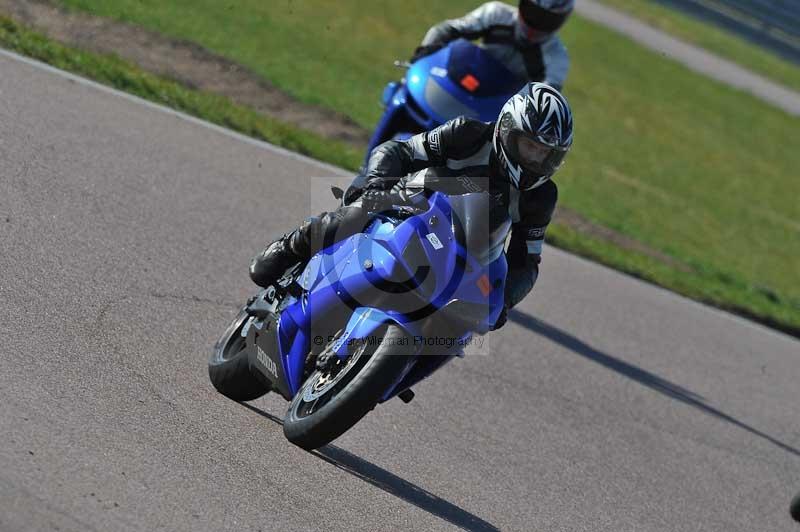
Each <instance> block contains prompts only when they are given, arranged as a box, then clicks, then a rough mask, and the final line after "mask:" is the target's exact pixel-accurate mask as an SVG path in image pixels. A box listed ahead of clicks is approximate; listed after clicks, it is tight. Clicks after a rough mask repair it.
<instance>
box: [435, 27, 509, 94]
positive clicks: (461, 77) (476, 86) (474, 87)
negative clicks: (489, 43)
mask: <svg viewBox="0 0 800 532" xmlns="http://www.w3.org/2000/svg"><path fill="white" fill-rule="evenodd" d="M447 76H448V77H449V78H450V79H451V80H452V81H453V83H455V84H456V85H458V86H459V87H462V88H464V89H465V90H466V91H467V92H469V93H470V94H471V95H473V96H477V97H479V98H490V97H492V96H499V95H503V94H513V93H515V92H517V90H519V88H520V86H521V82H520V80H519V79H517V78H516V77H515V76H514V74H512V73H511V71H510V70H508V69H507V68H506V67H505V66H504V65H503V64H502V63H500V62H499V61H497V60H496V59H495V58H494V57H492V56H491V55H490V54H489V53H488V52H486V51H485V50H484V49H483V48H481V47H480V46H477V45H475V44H472V43H471V42H469V41H465V40H463V39H460V40H458V41H455V42H453V43H452V44H451V45H450V60H449V61H448V63H447Z"/></svg>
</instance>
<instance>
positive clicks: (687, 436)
mask: <svg viewBox="0 0 800 532" xmlns="http://www.w3.org/2000/svg"><path fill="white" fill-rule="evenodd" d="M329 170H330V169H329V168H324V167H322V166H320V165H317V164H314V163H312V162H309V161H307V160H304V159H302V158H299V157H296V156H291V155H287V154H286V153H285V152H281V151H276V150H273V149H270V148H269V147H266V146H265V145H262V144H259V143H257V142H253V141H242V140H241V138H239V137H237V136H236V135H230V134H226V133H224V132H221V131H219V130H218V129H214V128H209V127H203V126H202V125H198V123H196V121H188V120H185V119H183V118H181V117H180V116H178V115H176V114H174V113H167V112H162V111H159V110H157V109H154V108H153V107H152V106H145V105H142V104H140V103H137V102H136V101H133V100H132V99H130V98H124V97H120V96H118V95H115V94H113V93H111V92H109V91H102V90H98V89H96V88H94V87H93V86H91V85H87V84H85V83H82V82H79V81H76V80H74V79H70V78H67V77H64V76H60V75H56V74H53V73H52V72H48V71H45V70H43V69H41V68H38V67H34V66H31V65H30V64H24V63H22V62H20V61H18V60H16V59H12V58H10V57H9V56H6V55H2V54H0V339H2V343H1V344H0V360H2V368H3V370H2V372H0V531H3V532H5V531H9V532H17V531H28V530H31V531H33V530H36V531H39V530H62V531H65V530H67V531H69V530H75V531H87V530H97V531H101V530H102V531H105V530H187V531H190V530H191V531H196V530H210V531H216V530H237V531H244V530H247V531H251V530H252V531H256V530H264V531H267V530H271V531H272V530H274V531H278V530H280V531H283V530H387V531H388V530H452V529H458V528H462V529H468V530H492V529H495V528H497V529H501V530H526V531H527V530H548V531H549V530H564V531H583V530H585V531H613V532H620V531H651V530H652V531H656V530H657V531H663V530H680V531H688V530H691V531H711V530H714V531H725V532H731V531H749V532H750V531H784V530H794V529H795V528H793V525H792V523H791V522H790V520H789V516H788V503H789V500H790V499H791V497H792V496H793V494H794V493H795V492H796V491H797V489H798V488H800V450H799V449H800V429H798V424H797V420H798V418H797V413H798V411H799V410H798V399H800V397H799V396H798V386H797V383H798V382H800V342H797V341H796V340H794V339H791V338H789V337H787V336H784V335H781V334H778V333H775V332H773V331H770V330H767V329H765V328H763V327H760V326H757V325H753V324H751V323H749V322H746V321H744V320H741V319H739V318H735V317H732V316H729V315H727V314H724V313H721V312H718V311H715V310H711V309H708V308H706V307H703V306H701V305H698V304H695V303H693V302H690V301H687V300H685V299H683V298H680V297H677V296H675V295H673V294H670V293H668V292H666V291H663V290H660V289H658V288H655V287H653V286H650V285H647V284H644V283H641V282H639V281H636V280H633V279H631V278H629V277H626V276H623V275H620V274H619V273H616V272H613V271H611V270H608V269H606V268H603V267H600V266H597V265H594V264H592V263H589V262H587V261H584V260H582V259H579V258H576V257H574V256H571V255H569V254H566V253H563V252H559V251H557V250H554V249H548V250H547V252H546V255H545V262H544V267H543V273H542V277H541V280H540V283H539V285H538V286H537V288H536V292H535V295H534V296H533V297H530V298H529V299H528V300H526V301H525V302H524V303H523V304H522V305H521V306H520V308H519V312H514V313H513V314H512V316H511V322H510V323H509V325H508V326H507V327H506V328H505V329H503V330H502V331H501V332H499V333H497V334H494V335H491V336H489V337H488V338H487V341H488V342H489V347H488V348H487V350H488V351H489V352H490V354H486V355H473V356H469V357H467V358H466V359H464V360H460V361H456V362H454V363H453V364H451V365H450V366H449V367H447V368H445V369H444V370H443V371H441V372H440V373H438V374H436V375H435V376H434V377H433V378H432V379H430V380H429V381H427V382H425V383H423V384H422V385H421V386H419V387H418V389H417V390H416V391H417V398H416V399H415V401H414V402H412V403H411V404H409V405H405V404H403V403H401V402H400V401H396V400H394V401H391V402H389V403H387V404H385V405H383V406H381V407H379V408H378V409H376V411H375V412H373V413H372V414H370V415H369V416H368V417H367V418H366V419H365V420H364V421H363V422H362V423H361V424H360V425H358V426H357V427H355V428H354V429H353V430H352V431H351V432H350V433H348V434H346V435H345V436H344V437H342V438H341V439H340V440H338V441H337V442H336V443H335V445H333V446H329V447H326V448H324V449H322V450H321V451H319V452H316V453H306V452H304V451H301V450H300V449H298V448H295V447H293V446H291V445H289V444H288V443H287V442H286V441H285V440H284V438H283V434H282V428H281V426H280V422H279V420H280V418H282V416H283V413H284V410H285V403H284V402H283V401H282V400H280V399H277V398H275V397H270V396H268V397H266V398H264V399H261V400H258V401H256V402H254V403H252V404H251V405H249V406H244V405H240V404H237V403H234V402H232V401H229V400H226V399H225V398H223V397H222V396H220V395H218V394H217V393H215V391H214V390H213V388H212V387H211V385H210V384H209V382H208V379H207V375H206V358H207V356H208V353H209V349H210V347H211V345H212V343H213V342H214V340H215V339H216V337H217V336H218V334H219V333H220V332H221V331H222V329H223V328H224V327H225V326H226V325H227V322H228V320H230V319H231V317H232V315H233V313H234V311H235V308H236V307H237V306H238V305H239V304H240V303H241V301H243V300H244V299H245V298H246V297H247V296H248V295H249V294H250V292H251V288H252V287H251V285H250V284H249V281H248V279H247V275H246V265H247V263H248V261H249V258H250V256H251V255H252V254H253V253H254V252H255V251H256V250H257V249H258V248H259V247H260V246H262V245H263V244H264V243H265V242H266V241H267V240H268V239H270V238H271V237H273V236H274V235H275V234H277V233H279V232H281V231H283V230H285V229H286V228H288V227H290V226H292V225H293V224H295V223H297V221H298V220H299V219H300V218H302V217H303V216H305V215H306V214H308V212H309V205H310V203H311V202H312V201H313V198H312V197H311V196H312V195H310V194H309V193H308V189H309V185H308V182H309V179H307V178H306V176H323V175H326V174H329Z"/></svg>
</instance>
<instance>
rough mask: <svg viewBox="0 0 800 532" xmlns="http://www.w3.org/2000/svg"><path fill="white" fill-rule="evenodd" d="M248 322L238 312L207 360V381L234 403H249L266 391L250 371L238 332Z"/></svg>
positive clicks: (243, 311) (243, 339)
mask: <svg viewBox="0 0 800 532" xmlns="http://www.w3.org/2000/svg"><path fill="white" fill-rule="evenodd" d="M248 318H249V316H248V314H247V312H245V310H244V309H242V310H241V311H240V312H239V315H238V316H236V319H235V320H233V322H232V323H231V324H230V325H229V326H228V329H227V330H226V331H225V333H224V334H223V335H222V337H221V338H220V339H219V341H218V342H217V344H216V345H215V346H214V351H213V352H212V353H211V357H210V358H209V360H208V377H209V379H211V384H213V385H214V388H216V389H217V391H218V392H219V393H221V394H222V395H224V396H225V397H228V398H230V399H233V400H234V401H252V400H253V399H258V398H259V397H261V396H262V395H264V394H265V393H267V392H268V391H269V389H270V388H269V385H267V384H264V383H263V382H262V381H260V380H259V379H258V378H257V377H256V376H255V375H254V374H253V372H252V371H250V362H249V361H248V358H247V350H246V349H245V347H246V342H245V338H243V337H242V328H243V327H244V324H245V323H246V322H247V319H248Z"/></svg>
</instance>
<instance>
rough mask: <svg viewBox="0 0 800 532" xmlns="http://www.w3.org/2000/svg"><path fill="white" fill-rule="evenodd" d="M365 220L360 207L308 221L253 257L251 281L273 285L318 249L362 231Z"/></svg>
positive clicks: (323, 214) (324, 214) (342, 209)
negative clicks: (292, 267) (287, 271)
mask: <svg viewBox="0 0 800 532" xmlns="http://www.w3.org/2000/svg"><path fill="white" fill-rule="evenodd" d="M367 220H368V217H367V211H366V210H365V209H363V208H362V207H361V205H351V206H346V207H340V208H338V209H336V210H335V211H333V212H324V213H322V214H321V215H319V216H315V217H312V218H308V219H307V220H306V221H305V222H303V224H302V225H301V226H300V227H298V228H297V229H295V230H294V231H292V232H291V233H289V234H287V235H284V236H283V237H282V238H280V239H278V240H276V241H275V242H273V243H272V244H270V245H269V246H267V248H266V249H265V250H264V251H262V252H261V253H259V254H258V255H256V257H255V258H254V259H253V261H252V262H251V263H250V278H251V279H252V280H253V282H254V283H256V284H257V285H259V286H263V287H267V286H270V285H273V284H275V282H277V281H278V279H280V278H281V277H282V276H283V274H284V273H285V272H286V270H288V269H289V268H290V267H291V266H294V265H295V264H297V263H298V262H303V263H305V262H308V261H309V260H310V259H311V257H312V255H314V254H315V253H317V252H318V251H320V250H321V249H324V248H326V247H328V246H330V245H332V244H333V243H335V242H338V241H340V240H342V239H344V238H347V237H349V236H351V235H354V234H356V233H358V232H359V231H361V230H362V229H363V228H364V225H365V224H366V222H367Z"/></svg>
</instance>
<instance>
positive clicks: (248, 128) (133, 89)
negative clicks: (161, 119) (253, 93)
mask: <svg viewBox="0 0 800 532" xmlns="http://www.w3.org/2000/svg"><path fill="white" fill-rule="evenodd" d="M0 46H2V47H4V48H7V49H9V50H13V51H15V52H19V53H21V54H25V55H27V56H30V57H33V58H35V59H39V60H41V61H44V62H46V63H48V64H51V65H53V66H55V67H58V68H61V69H63V70H67V71H70V72H74V73H76V74H80V75H82V76H85V77H87V78H90V79H93V80H95V81H98V82H100V83H103V84H105V85H109V86H111V87H115V88H117V89H120V90H124V91H127V92H129V93H132V94H135V95H137V96H140V97H142V98H145V99H147V100H150V101H153V102H156V103H160V104H163V105H167V106H169V107H172V108H174V109H177V110H180V111H183V112H186V113H188V114H191V115H194V116H197V117H201V118H203V119H206V120H208V121H210V122H214V123H217V124H219V125H222V126H225V127H228V128H230V129H233V130H236V131H239V132H241V133H244V134H246V135H249V136H251V137H255V138H258V139H262V140H265V141H268V142H272V143H274V144H278V145H280V146H283V147H286V148H288V149H291V150H294V151H296V152H299V153H303V154H306V155H309V156H312V157H315V158H318V159H323V160H326V161H330V162H332V163H333V164H337V165H339V166H343V167H349V168H357V165H358V164H359V162H360V161H361V157H362V154H361V153H357V152H356V150H355V149H353V148H351V147H349V146H347V145H345V144H343V143H340V142H335V141H330V140H328V139H325V138H322V137H320V136H317V135H314V134H311V133H308V132H306V131H302V130H300V129H298V128H295V127H292V126H288V125H286V124H282V123H280V122H277V121H275V120H272V119H270V118H268V117H264V116H261V115H259V114H258V113H256V112H254V111H252V110H251V109H248V108H246V107H241V106H237V105H234V104H233V103H231V102H230V100H228V99H226V98H223V97H221V96H217V95H214V94H206V93H202V92H198V91H194V90H190V89H187V88H185V87H183V86H181V85H180V84H178V83H176V82H174V81H171V80H167V79H163V78H159V77H157V76H154V75H152V74H149V73H147V72H144V71H142V70H141V69H139V68H137V67H136V66H134V65H131V64H130V63H127V62H125V61H123V60H121V59H119V58H117V57H111V56H101V55H98V54H93V53H89V52H85V51H81V50H76V49H74V48H70V47H67V46H63V45H61V44H59V43H56V42H53V41H52V40H50V39H48V38H46V37H45V36H43V35H40V34H38V33H35V32H32V31H30V30H28V29H25V28H23V27H21V26H19V25H18V24H16V23H14V22H13V21H11V20H9V19H8V18H6V17H3V16H0Z"/></svg>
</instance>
